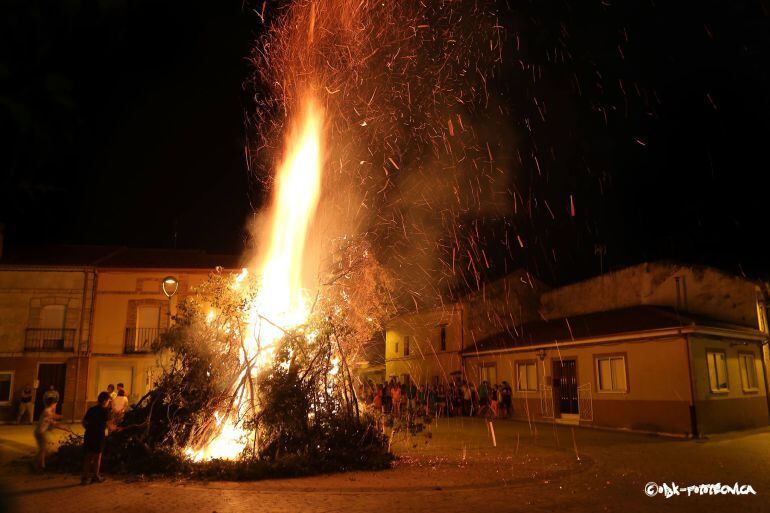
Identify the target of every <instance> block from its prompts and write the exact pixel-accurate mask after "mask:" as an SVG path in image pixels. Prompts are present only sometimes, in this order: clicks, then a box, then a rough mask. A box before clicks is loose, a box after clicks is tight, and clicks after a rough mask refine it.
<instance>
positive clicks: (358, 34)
mask: <svg viewBox="0 0 770 513" xmlns="http://www.w3.org/2000/svg"><path fill="white" fill-rule="evenodd" d="M265 16H266V17H267V18H268V23H269V27H270V28H269V30H268V32H267V33H266V35H265V36H264V37H262V38H261V39H260V40H259V41H258V44H257V45H256V46H255V48H254V51H253V53H252V56H251V57H252V61H253V64H254V70H255V71H254V76H253V77H252V81H251V83H252V85H253V89H252V90H253V91H254V103H255V105H256V109H255V111H254V112H253V114H252V115H251V116H250V128H251V129H252V131H253V134H254V139H253V144H251V145H250V148H249V161H250V164H251V165H252V169H253V172H254V173H255V176H257V177H258V179H260V180H263V181H264V182H265V184H264V185H265V187H266V188H268V189H269V188H270V186H271V179H272V176H273V175H272V173H273V170H274V169H275V165H276V162H277V161H278V160H279V159H280V153H281V147H282V143H283V134H284V132H285V131H286V129H287V122H288V120H290V119H291V117H292V114H293V113H294V112H295V111H296V110H297V109H298V108H299V106H300V105H301V102H302V100H303V97H304V96H307V95H312V96H314V97H315V98H316V100H317V101H318V102H319V103H320V104H321V105H322V106H323V108H324V111H325V125H324V135H325V141H324V143H325V146H324V148H325V149H324V177H323V186H322V197H321V201H320V204H319V208H318V214H317V216H316V219H315V221H314V224H313V229H312V237H311V239H312V240H311V241H309V244H308V247H309V248H312V249H311V250H309V251H308V255H307V256H308V261H309V266H310V267H312V268H314V269H319V268H321V267H322V266H323V261H324V258H325V256H326V255H329V254H330V253H331V252H332V251H333V249H334V247H335V244H337V243H338V241H340V240H346V239H349V238H351V237H355V236H365V237H366V238H367V239H369V240H370V241H371V242H372V245H373V247H374V248H375V250H376V252H377V254H378V258H379V259H380V260H381V261H382V262H384V263H385V265H386V266H387V267H388V268H390V269H391V270H393V271H395V272H394V275H396V276H398V277H399V278H400V279H401V282H402V283H401V286H399V287H398V289H399V290H401V291H403V293H404V297H403V298H401V299H402V300H403V302H405V303H406V304H409V305H412V304H417V305H425V306H430V305H432V304H435V303H436V302H438V301H441V300H442V297H444V296H445V295H446V294H447V293H448V292H452V291H455V290H457V289H458V288H460V289H467V288H468V287H473V286H474V284H477V283H478V282H479V277H480V275H482V274H483V273H484V270H485V269H488V268H489V267H490V264H489V260H490V257H489V256H488V255H486V254H485V253H484V250H483V244H481V243H482V240H481V239H482V238H483V233H482V231H483V230H480V229H479V226H480V225H479V223H482V224H483V223H486V222H489V220H493V219H498V218H503V217H504V216H506V215H508V214H510V212H511V210H512V208H513V203H512V197H513V196H512V194H511V184H510V175H511V167H512V163H511V159H510V157H511V155H512V152H511V145H510V142H508V143H506V139H507V135H508V134H507V131H506V130H505V123H504V122H502V120H501V112H502V110H501V109H500V108H499V107H498V106H497V104H496V99H495V97H494V96H493V95H491V93H490V91H489V87H488V84H489V82H490V81H492V80H494V79H495V78H496V73H497V72H498V68H499V65H500V63H501V61H502V45H503V39H504V38H505V31H504V30H503V29H502V27H501V26H500V24H499V22H498V16H497V12H496V9H495V7H494V2H491V1H483V0H481V1H468V0H444V1H433V2H382V1H371V0H356V1H352V0H297V1H294V2H291V3H287V4H284V5H283V6H281V7H277V8H274V9H273V11H272V12H267V13H265ZM255 226H256V227H258V226H259V223H258V222H257V223H256V224H255ZM256 233H257V235H256V236H257V237H259V235H258V234H259V230H258V229H257V230H256Z"/></svg>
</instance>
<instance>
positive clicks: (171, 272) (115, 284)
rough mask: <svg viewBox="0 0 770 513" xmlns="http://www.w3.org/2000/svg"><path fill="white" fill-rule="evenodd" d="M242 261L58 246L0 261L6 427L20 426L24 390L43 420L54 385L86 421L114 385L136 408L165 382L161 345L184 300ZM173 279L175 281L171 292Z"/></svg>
mask: <svg viewBox="0 0 770 513" xmlns="http://www.w3.org/2000/svg"><path fill="white" fill-rule="evenodd" d="M237 260H238V259H237V257H233V256H232V255H211V254H207V253H204V252H201V251H184V250H147V249H130V248H115V247H88V246H86V247H83V246H56V247H45V248H42V247H37V248H27V249H22V250H18V249H17V250H16V251H14V252H6V253H5V254H4V255H3V258H2V260H0V319H2V321H0V420H5V421H9V420H14V419H15V412H16V409H17V406H18V397H19V393H20V391H21V390H22V389H23V387H24V386H26V385H30V386H32V387H34V389H35V394H36V403H37V404H36V413H37V412H39V410H40V408H41V407H42V396H43V393H44V392H45V391H46V390H47V389H48V388H49V387H51V386H53V387H54V389H55V390H57V391H58V392H59V394H60V396H61V402H60V405H59V409H60V412H61V413H62V414H63V415H64V416H65V418H79V417H80V416H81V415H82V414H83V412H84V411H85V408H86V407H87V406H88V405H90V404H92V403H93V402H95V401H96V396H97V395H98V393H99V392H100V391H102V390H105V389H106V388H107V385H108V384H117V383H123V384H124V385H125V388H126V390H127V392H128V395H129V399H130V400H131V401H132V402H133V401H136V400H138V399H139V398H140V397H141V396H142V395H144V394H145V393H146V392H147V391H148V390H149V388H150V387H151V385H152V383H153V381H154V379H155V378H156V377H157V376H158V375H159V372H160V370H159V366H160V364H161V362H159V361H158V356H157V355H155V354H154V353H153V351H152V344H153V342H154V341H155V340H157V338H158V337H159V336H160V335H161V334H162V333H163V332H164V331H165V330H166V329H167V328H168V326H169V324H170V322H171V318H172V316H173V313H174V309H175V305H176V304H177V302H178V301H179V300H181V299H182V298H184V297H185V296H186V295H188V294H190V293H191V292H192V290H193V289H194V287H195V286H196V285H197V284H199V283H201V282H202V281H204V280H205V279H206V278H207V277H208V275H209V273H210V272H211V271H213V270H214V269H215V268H216V267H217V266H221V267H225V268H229V269H234V268H235V267H237V266H236V263H237ZM164 280H167V281H168V283H166V284H165V285H166V286H165V291H164Z"/></svg>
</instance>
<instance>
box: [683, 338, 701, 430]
mask: <svg viewBox="0 0 770 513" xmlns="http://www.w3.org/2000/svg"><path fill="white" fill-rule="evenodd" d="M685 340H686V341H687V344H686V348H687V373H688V375H689V377H690V430H691V431H692V437H693V438H700V430H699V429H698V415H697V411H696V410H697V409H696V407H695V404H696V403H695V380H694V379H693V376H692V342H691V341H690V335H685Z"/></svg>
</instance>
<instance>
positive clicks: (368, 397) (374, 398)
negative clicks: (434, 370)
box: [358, 378, 513, 418]
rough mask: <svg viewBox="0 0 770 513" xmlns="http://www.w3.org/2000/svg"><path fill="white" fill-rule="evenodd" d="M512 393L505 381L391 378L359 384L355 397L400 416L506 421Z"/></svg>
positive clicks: (510, 412) (386, 412) (376, 410)
mask: <svg viewBox="0 0 770 513" xmlns="http://www.w3.org/2000/svg"><path fill="white" fill-rule="evenodd" d="M512 394H513V390H512V389H511V386H510V384H508V382H507V381H503V382H502V383H499V384H497V383H495V384H490V383H489V382H488V381H482V382H481V383H480V384H479V385H478V386H476V384H475V383H472V382H468V381H464V380H463V381H459V382H456V381H449V382H448V383H447V384H443V383H440V384H435V385H428V384H424V385H419V386H418V385H417V384H416V383H414V381H412V380H410V379H406V380H405V382H404V383H401V382H400V381H399V380H398V379H396V378H391V380H390V381H389V382H387V383H380V384H375V383H374V382H372V381H367V382H364V383H361V384H360V385H359V389H358V398H359V400H360V401H361V402H363V403H364V404H365V405H366V406H367V407H368V408H370V409H372V410H373V411H375V412H379V413H384V414H388V415H393V416H394V417H401V416H402V415H405V414H407V415H426V416H431V417H453V416H466V417H474V416H482V417H488V418H508V417H509V416H510V415H511V414H512V413H513V404H512Z"/></svg>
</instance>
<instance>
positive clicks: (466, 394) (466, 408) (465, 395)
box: [460, 381, 473, 417]
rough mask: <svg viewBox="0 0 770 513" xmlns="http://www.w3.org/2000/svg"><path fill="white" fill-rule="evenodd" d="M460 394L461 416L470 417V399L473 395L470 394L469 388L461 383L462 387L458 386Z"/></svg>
mask: <svg viewBox="0 0 770 513" xmlns="http://www.w3.org/2000/svg"><path fill="white" fill-rule="evenodd" d="M460 393H461V394H462V400H463V415H465V416H466V417H467V416H470V415H471V414H472V413H473V409H472V406H473V403H472V398H473V395H472V393H471V387H470V386H468V383H467V382H465V381H463V383H462V385H460Z"/></svg>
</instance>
